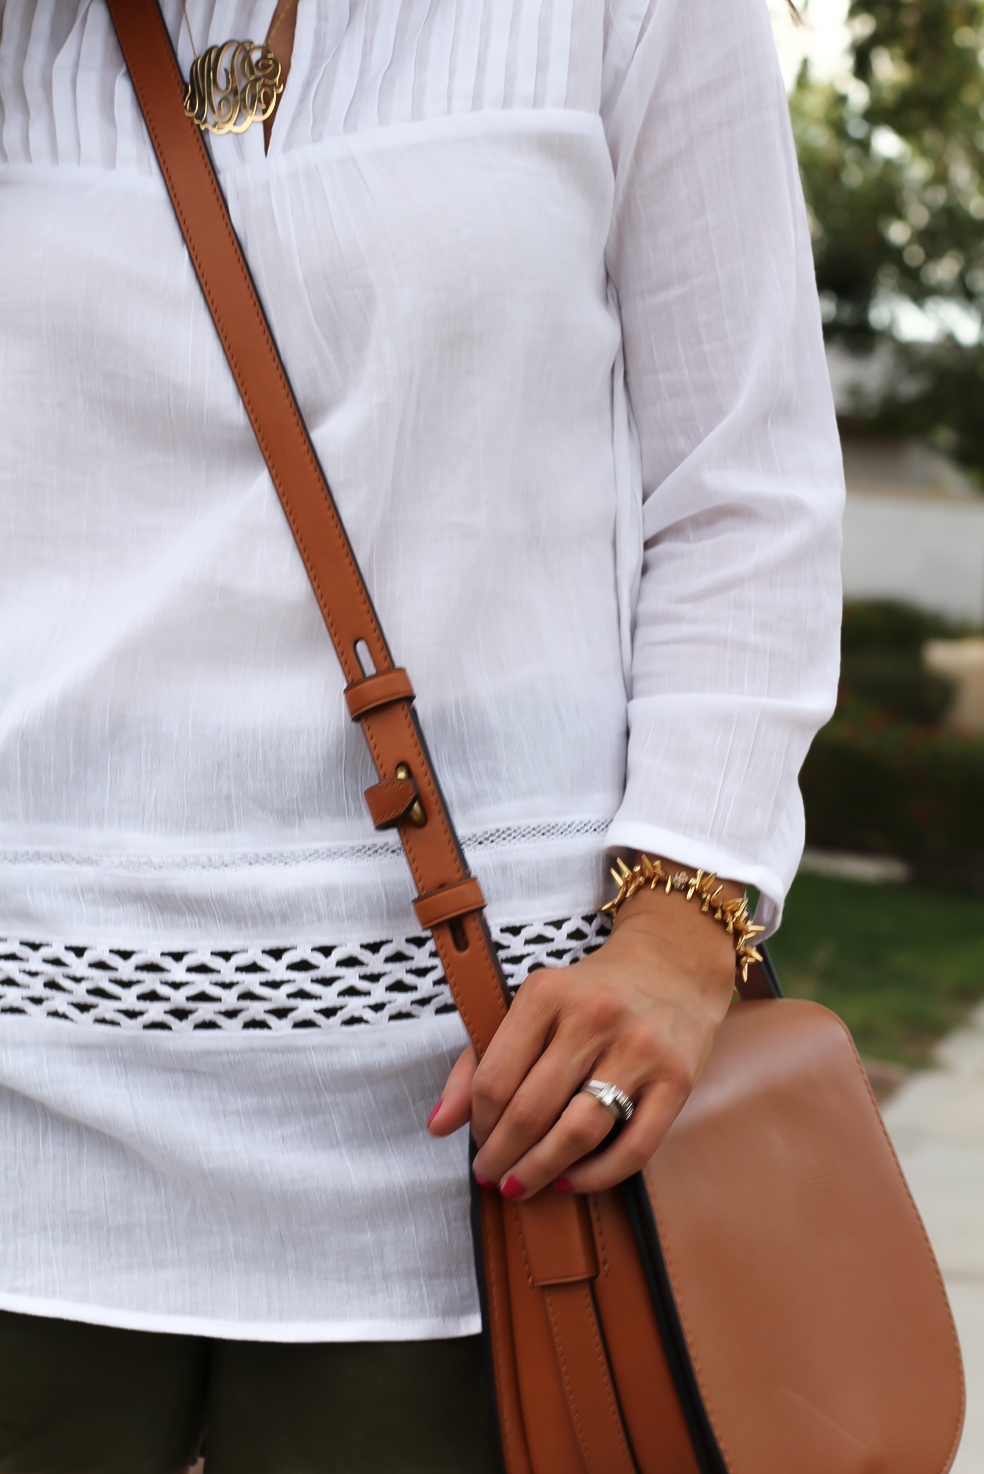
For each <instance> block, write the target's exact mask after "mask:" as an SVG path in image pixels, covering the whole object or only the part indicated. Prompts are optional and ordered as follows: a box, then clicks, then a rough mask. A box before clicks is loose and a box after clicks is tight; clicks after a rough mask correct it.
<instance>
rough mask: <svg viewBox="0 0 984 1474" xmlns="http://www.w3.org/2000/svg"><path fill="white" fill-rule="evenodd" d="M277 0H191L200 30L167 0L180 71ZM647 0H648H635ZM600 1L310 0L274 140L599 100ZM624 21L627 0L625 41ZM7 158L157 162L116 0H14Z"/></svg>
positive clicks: (221, 158) (250, 25)
mask: <svg viewBox="0 0 984 1474" xmlns="http://www.w3.org/2000/svg"><path fill="white" fill-rule="evenodd" d="M275 4H276V0H187V9H188V21H189V22H190V28H191V35H189V26H188V24H186V23H185V20H184V16H183V13H182V8H181V3H180V0H163V3H162V9H163V13H164V18H165V22H166V24H167V26H168V30H169V31H170V34H171V39H172V41H173V42H174V43H175V47H176V51H177V55H178V62H179V65H180V67H181V69H182V71H183V72H184V73H185V74H187V72H188V68H189V66H190V63H191V60H192V57H193V56H194V55H195V54H196V52H201V51H202V50H204V49H205V47H206V46H209V45H215V44H218V43H220V42H222V41H225V40H229V39H230V38H232V37H235V38H237V39H240V40H242V39H247V38H248V39H250V40H254V41H261V40H262V39H263V38H264V37H265V36H266V33H267V31H268V29H269V26H270V22H271V19H272V16H273V12H274V9H275ZM610 8H611V7H604V10H605V12H606V13H607V11H608V10H609V9H610ZM640 8H641V5H640V3H639V0H636V3H635V4H633V3H628V4H627V5H626V6H623V7H622V9H623V10H628V11H634V10H636V9H640ZM602 10H603V7H602V6H601V5H600V4H598V3H592V4H589V5H587V6H585V5H581V6H578V5H577V4H576V0H402V3H396V0H350V3H349V4H347V5H344V4H343V5H335V4H332V5H324V4H319V3H318V0H300V4H299V7H298V17H297V29H296V34H295V44H294V54H293V60H292V65H291V71H290V78H289V81H288V85H287V89H286V92H285V94H284V97H283V101H282V103H281V106H280V110H279V113H278V120H277V127H276V128H275V130H274V135H273V143H272V145H271V148H272V151H273V152H274V153H275V154H276V153H281V152H284V151H289V150H293V149H297V148H304V147H306V146H308V145H310V144H316V143H320V142H323V141H324V140H325V139H328V138H333V137H337V136H339V135H340V134H344V133H353V132H358V131H360V130H363V129H367V128H385V127H389V126H391V125H393V124H397V123H408V122H418V121H422V120H424V119H427V118H435V117H445V116H448V115H449V114H461V113H473V112H485V111H498V110H501V109H524V108H564V107H566V108H576V109H581V110H586V111H590V112H597V111H598V108H599V106H600V101H601V96H602V93H603V92H610V91H611V79H608V80H607V82H606V81H605V80H604V79H603V71H604V63H603V62H602V61H601V58H602V55H603V49H599V47H598V45H597V38H595V37H592V38H591V40H592V43H593V44H589V45H584V44H578V42H579V39H580V40H581V41H583V39H584V38H583V37H581V32H583V31H585V30H593V29H599V31H600V30H601V29H602V27H603V24H604V22H603V21H602ZM625 22H626V18H625V16H621V15H620V25H619V28H618V36H619V40H620V41H621V40H622V39H624V38H623V35H622V33H623V32H624V31H625V29H626V23H625ZM609 29H610V30H611V29H613V28H612V26H611V24H610V23H609ZM629 29H634V26H633V25H632V23H631V18H630V24H629ZM613 34H614V31H613ZM615 49H619V50H621V47H618V48H615ZM613 55H614V53H613ZM262 150H263V142H262V133H261V130H260V129H258V128H257V129H249V130H248V132H247V133H245V134H242V135H239V136H237V137H235V138H226V139H223V140H222V141H221V144H220V146H219V150H218V153H217V162H218V163H219V165H220V167H223V166H227V165H228V164H230V163H245V162H249V161H250V160H252V159H254V158H255V157H257V156H260V155H262ZM0 163H7V164H21V165H23V164H41V165H48V166H51V165H61V166H69V167H71V166H81V167H87V168H103V169H135V170H136V171H138V172H140V173H149V172H151V171H152V168H153V154H152V150H151V147H150V140H149V138H148V137H147V132H146V129H145V127H144V124H143V120H142V119H141V117H140V114H139V111H138V109H137V108H136V107H135V105H134V103H133V94H132V90H131V89H130V87H129V85H128V83H127V81H126V69H125V67H124V64H123V57H122V54H121V52H120V49H119V45H118V44H117V41H116V36H115V33H114V31H113V27H112V23H111V21H110V17H109V12H108V10H107V8H106V5H105V0H6V3H5V5H4V6H3V8H2V13H0Z"/></svg>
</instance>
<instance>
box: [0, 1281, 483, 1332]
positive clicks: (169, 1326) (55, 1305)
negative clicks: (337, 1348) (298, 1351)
mask: <svg viewBox="0 0 984 1474" xmlns="http://www.w3.org/2000/svg"><path fill="white" fill-rule="evenodd" d="M0 1310H8V1311H13V1312H15V1313H16V1314H17V1315H35V1316H41V1317H43V1318H45V1319H50V1320H72V1321H83V1322H85V1324H87V1325H93V1326H113V1327H115V1328H117V1329H119V1330H123V1331H153V1332H158V1333H163V1334H165V1335H174V1336H205V1337H208V1338H209V1339H210V1340H216V1341H279V1342H289V1341H293V1342H312V1343H313V1342H328V1341H332V1342H338V1341H451V1340H455V1339H457V1338H459V1337H461V1336H475V1335H478V1333H479V1332H480V1331H481V1329H482V1318H481V1315H480V1314H479V1313H478V1312H477V1311H475V1312H473V1313H472V1314H470V1315H456V1316H436V1317H429V1318H425V1319H418V1320H396V1319H388V1320H387V1319H380V1320H376V1319H364V1320H324V1321H263V1320H220V1319H213V1318H210V1317H208V1316H199V1315H164V1314H158V1313H156V1312H154V1311H146V1310H123V1309H117V1308H116V1307H113V1306H105V1305H86V1304H84V1303H82V1302H80V1301H75V1300H47V1299H43V1298H38V1297H35V1296H33V1295H16V1294H12V1293H8V1292H7V1291H4V1290H0Z"/></svg>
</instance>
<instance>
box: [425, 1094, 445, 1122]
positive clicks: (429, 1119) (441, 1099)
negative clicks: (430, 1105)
mask: <svg viewBox="0 0 984 1474" xmlns="http://www.w3.org/2000/svg"><path fill="white" fill-rule="evenodd" d="M443 1104H444V1096H443V1095H442V1096H441V1098H440V1100H439V1101H438V1102H437V1105H436V1106H435V1107H434V1109H433V1110H432V1111H431V1113H430V1115H429V1116H428V1117H427V1124H428V1126H429V1125H430V1123H431V1122H432V1121H433V1119H434V1117H435V1116H436V1115H437V1113H438V1111H439V1110H440V1109H441V1106H442V1105H443Z"/></svg>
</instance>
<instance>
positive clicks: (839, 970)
mask: <svg viewBox="0 0 984 1474" xmlns="http://www.w3.org/2000/svg"><path fill="white" fill-rule="evenodd" d="M768 945H769V952H770V953H771V956H772V960H773V962H774V963H775V967H776V972H777V973H778V974H779V981H780V983H781V984H782V988H783V992H784V993H786V994H787V995H789V996H790V997H796V998H815V999H816V1000H817V1002H818V1003H823V1004H825V1005H826V1006H827V1007H828V1008H831V1009H833V1011H834V1012H835V1013H838V1014H840V1016H841V1018H842V1019H843V1020H844V1022H845V1023H846V1024H847V1026H848V1028H849V1029H850V1030H851V1032H852V1034H853V1035H854V1040H855V1043H856V1044H857V1046H858V1050H859V1052H860V1053H861V1054H862V1055H865V1056H867V1057H868V1058H871V1059H881V1060H890V1061H893V1062H896V1063H898V1064H904V1065H909V1066H913V1065H915V1066H918V1065H924V1064H926V1063H928V1056H929V1051H930V1049H931V1048H932V1045H933V1044H934V1043H935V1042H936V1040H937V1039H939V1038H940V1036H941V1035H943V1034H945V1033H946V1032H947V1031H948V1030H949V1029H952V1028H953V1027H954V1026H955V1025H956V1024H958V1023H959V1022H960V1020H961V1019H962V1018H963V1017H964V1015H965V1014H966V1013H967V1011H968V1010H969V1008H970V1007H971V1006H972V1005H973V1004H974V1003H976V1002H977V1000H978V999H980V998H984V900H982V899H981V898H980V897H976V896H969V895H951V894H948V893H946V892H943V891H931V890H927V889H925V888H924V887H916V886H912V887H910V886H901V885H861V884H858V883H857V882H852V881H844V880H831V879H828V878H827V877H826V876H820V875H799V876H797V878H796V880H795V882H794V884H793V888H792V890H791V891H790V894H789V898H788V900H787V902H786V909H785V913H784V916H783V923H782V927H781V929H780V931H779V932H778V933H777V934H776V936H775V937H773V938H772V940H771V941H770V942H769V944H768Z"/></svg>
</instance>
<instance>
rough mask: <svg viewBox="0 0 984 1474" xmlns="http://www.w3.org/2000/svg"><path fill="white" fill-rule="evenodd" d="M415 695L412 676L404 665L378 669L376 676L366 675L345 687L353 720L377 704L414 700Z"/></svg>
mask: <svg viewBox="0 0 984 1474" xmlns="http://www.w3.org/2000/svg"><path fill="white" fill-rule="evenodd" d="M413 696H414V691H413V686H412V685H411V684H410V677H409V676H408V675H407V673H406V671H405V670H404V669H403V667H402V665H398V666H396V667H395V669H393V670H380V671H377V672H376V674H375V675H374V676H366V677H365V678H364V679H363V680H361V681H353V682H352V684H351V686H346V687H345V705H346V706H347V707H348V709H349V716H350V717H351V718H352V720H353V722H357V721H358V720H359V718H360V717H363V716H365V714H366V712H367V711H374V710H375V708H376V707H377V706H386V705H388V703H389V702H391V701H412V700H413Z"/></svg>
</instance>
